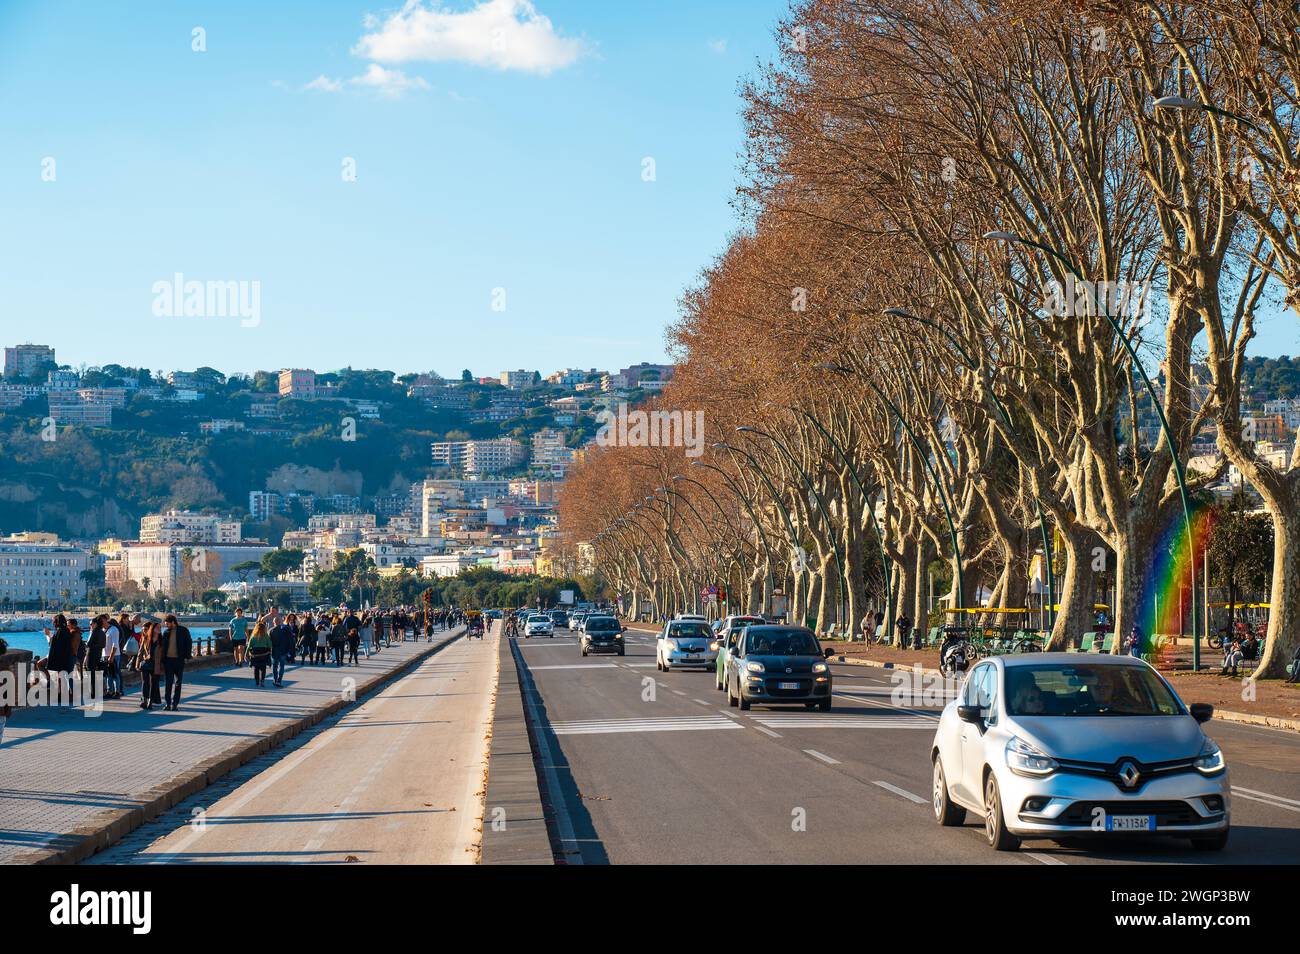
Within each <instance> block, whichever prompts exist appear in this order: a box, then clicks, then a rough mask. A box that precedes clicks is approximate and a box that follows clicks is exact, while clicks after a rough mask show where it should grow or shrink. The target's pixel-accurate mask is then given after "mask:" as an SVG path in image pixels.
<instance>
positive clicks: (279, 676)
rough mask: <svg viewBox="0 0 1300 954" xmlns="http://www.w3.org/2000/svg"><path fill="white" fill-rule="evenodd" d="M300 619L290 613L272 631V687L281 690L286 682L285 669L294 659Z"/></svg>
mask: <svg viewBox="0 0 1300 954" xmlns="http://www.w3.org/2000/svg"><path fill="white" fill-rule="evenodd" d="M297 622H298V619H297V617H296V616H294V615H293V614H292V613H290V614H289V615H288V616H287V617H286V618H285V619H283V620H281V621H280V622H279V623H277V624H276V626H275V629H273V630H271V685H273V686H275V688H277V689H279V688H280V686H281V685H282V684H283V682H284V667H285V665H286V664H287V663H288V662H289V660H290V659H292V658H293V650H294V646H296V645H297V643H298V627H297V625H296V624H297Z"/></svg>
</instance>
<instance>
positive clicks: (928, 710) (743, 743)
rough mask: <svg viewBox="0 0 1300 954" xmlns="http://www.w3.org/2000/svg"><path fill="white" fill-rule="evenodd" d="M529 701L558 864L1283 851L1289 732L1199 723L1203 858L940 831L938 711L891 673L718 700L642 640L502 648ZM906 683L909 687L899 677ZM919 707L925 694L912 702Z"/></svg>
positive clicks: (1053, 859) (643, 636)
mask: <svg viewBox="0 0 1300 954" xmlns="http://www.w3.org/2000/svg"><path fill="white" fill-rule="evenodd" d="M516 645H517V646H518V649H519V654H520V655H521V656H522V658H523V660H524V662H525V664H526V666H527V670H528V673H529V675H530V676H531V679H532V681H533V683H534V684H535V686H536V688H537V691H538V693H539V695H540V705H538V706H537V708H536V713H535V714H536V715H537V716H538V717H539V718H540V720H541V721H542V723H543V724H544V731H543V735H542V741H543V747H544V748H545V749H547V750H549V751H548V752H546V753H543V757H544V760H549V763H550V765H551V767H552V769H553V771H552V772H551V773H550V777H551V779H552V781H551V784H552V785H553V786H554V787H556V788H557V789H558V795H559V797H558V798H557V799H556V801H557V803H558V804H556V805H555V807H556V809H557V812H556V818H555V824H556V827H557V833H558V835H559V839H560V843H561V845H562V849H563V851H564V853H565V855H566V857H567V858H568V860H569V862H570V863H586V864H599V863H606V862H609V863H616V864H629V863H630V864H638V863H639V864H646V863H657V864H700V863H717V864H752V863H766V864H771V863H801V864H839V863H873V864H916V863H925V864H937V863H938V864H941V863H958V864H972V863H974V864H1022V865H1023V864H1029V865H1034V864H1049V865H1052V864H1100V863H1115V862H1118V863H1162V864H1169V863H1185V864H1215V863H1238V864H1242V863H1247V864H1261V863H1290V864H1294V863H1296V862H1297V861H1300V738H1297V737H1296V736H1295V735H1294V734H1293V733H1288V732H1284V731H1280V730H1271V729H1265V728H1256V727H1253V726H1242V725H1236V724H1232V723H1227V722H1217V721H1216V722H1212V723H1211V724H1210V728H1209V732H1210V734H1211V735H1212V736H1213V737H1214V738H1215V739H1216V740H1217V741H1218V742H1219V744H1220V745H1221V746H1222V747H1223V749H1224V752H1225V754H1226V757H1227V759H1228V764H1229V769H1230V771H1231V773H1232V781H1233V787H1234V798H1233V805H1232V812H1233V833H1232V838H1231V840H1230V843H1229V846H1228V848H1227V849H1226V850H1225V851H1223V852H1220V853H1203V852H1196V851H1193V850H1192V849H1191V847H1190V845H1189V844H1188V843H1187V842H1186V841H1182V840H1172V839H1171V840H1168V841H1164V840H1161V839H1143V840H1128V839H1126V840H1125V841H1124V842H1111V843H1103V844H1100V845H1099V844H1097V843H1096V842H1092V841H1088V842H1074V843H1071V844H1070V845H1069V846H1062V845H1060V844H1056V843H1054V842H1050V841H1026V842H1025V843H1024V846H1023V848H1022V850H1021V851H1020V852H1017V853H999V852H994V851H993V850H992V849H991V848H989V847H988V846H987V845H986V844H985V842H984V834H983V827H982V822H980V821H979V820H977V819H976V818H975V817H974V816H973V815H968V820H967V824H966V826H965V827H964V828H961V829H943V828H940V827H939V825H938V824H937V823H936V822H935V820H934V817H933V814H932V811H931V808H930V763H929V759H928V751H929V746H930V742H931V740H932V737H933V734H934V728H935V722H936V720H937V715H938V711H939V707H936V706H933V705H931V706H926V705H922V704H914V703H924V702H925V701H927V700H926V699H924V697H921V698H919V699H918V698H915V697H911V696H910V694H909V696H908V697H906V698H904V699H902V700H900V701H902V702H903V703H904V705H902V706H899V705H895V704H894V699H893V698H892V696H893V690H894V683H893V682H892V681H891V679H893V678H895V677H894V676H893V672H895V671H891V670H880V669H873V668H867V667H862V666H851V665H847V664H839V665H833V666H832V670H833V674H834V686H835V703H834V709H833V710H832V711H831V712H829V713H820V712H809V711H806V710H804V709H803V708H802V707H798V708H789V707H785V708H775V709H768V708H762V707H758V706H755V707H754V708H753V709H752V710H750V711H749V712H744V713H742V712H740V711H739V710H737V709H729V708H728V707H727V702H726V697H725V694H724V693H722V692H719V691H717V690H716V689H715V688H714V683H713V676H712V674H711V673H704V672H699V671H673V672H669V673H660V672H657V671H656V670H655V665H654V640H653V636H652V635H651V634H649V633H646V632H642V631H638V630H629V632H628V646H627V655H626V656H625V657H621V658H620V657H617V656H589V657H586V658H583V657H582V655H581V654H580V652H579V651H578V648H577V642H576V639H575V638H573V637H572V636H571V635H568V634H566V631H565V630H559V631H558V635H557V636H556V637H555V638H546V637H534V638H533V639H528V640H525V639H519V640H517V641H516ZM909 685H910V684H909ZM928 701H930V702H934V701H935V700H934V699H933V698H931V699H930V700H928Z"/></svg>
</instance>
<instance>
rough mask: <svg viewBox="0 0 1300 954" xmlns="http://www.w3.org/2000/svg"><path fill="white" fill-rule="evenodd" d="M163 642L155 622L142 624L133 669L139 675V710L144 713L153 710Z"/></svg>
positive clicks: (157, 693) (160, 667)
mask: <svg viewBox="0 0 1300 954" xmlns="http://www.w3.org/2000/svg"><path fill="white" fill-rule="evenodd" d="M162 654H163V641H162V632H161V627H160V626H159V624H158V621H157V620H150V621H149V622H147V623H145V624H144V632H142V633H141V634H140V652H139V653H137V654H136V657H135V668H136V670H137V671H138V672H139V673H140V708H141V709H144V710H145V711H146V712H147V711H148V710H150V709H152V708H153V702H154V696H155V695H158V696H159V699H160V700H161V695H160V694H159V690H158V674H159V672H160V671H161V670H162Z"/></svg>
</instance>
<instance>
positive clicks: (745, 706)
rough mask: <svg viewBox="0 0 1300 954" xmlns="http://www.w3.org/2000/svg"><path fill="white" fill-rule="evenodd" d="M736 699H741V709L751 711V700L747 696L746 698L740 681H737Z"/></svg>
mask: <svg viewBox="0 0 1300 954" xmlns="http://www.w3.org/2000/svg"><path fill="white" fill-rule="evenodd" d="M736 699H737V700H738V701H739V703H740V709H741V711H742V712H748V711H749V700H748V699H746V698H745V694H744V693H743V692H741V691H740V683H739V682H737V683H736Z"/></svg>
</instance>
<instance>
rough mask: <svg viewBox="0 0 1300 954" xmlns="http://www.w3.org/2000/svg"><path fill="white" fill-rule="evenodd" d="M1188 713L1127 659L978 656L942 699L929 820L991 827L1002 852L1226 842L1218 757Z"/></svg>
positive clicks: (1199, 716) (1197, 719) (1143, 667)
mask: <svg viewBox="0 0 1300 954" xmlns="http://www.w3.org/2000/svg"><path fill="white" fill-rule="evenodd" d="M1212 713H1213V708H1212V707H1211V706H1208V705H1205V704H1204V703H1197V704H1194V705H1192V706H1191V707H1190V709H1189V708H1188V707H1187V706H1185V705H1184V704H1183V701H1182V700H1181V699H1179V698H1178V694H1177V693H1176V692H1174V690H1173V687H1172V686H1170V685H1169V683H1168V682H1167V681H1166V680H1165V679H1164V677H1162V676H1161V675H1160V674H1159V673H1158V672H1156V670H1155V669H1153V668H1152V667H1151V666H1149V665H1148V664H1147V663H1145V662H1143V661H1142V660H1141V659H1137V658H1135V657H1132V656H1111V655H1098V656H1092V655H1087V656H1085V655H1081V654H1077V653H1032V654H1026V655H1024V656H997V657H994V658H991V659H984V660H981V661H980V663H979V665H977V666H975V667H974V668H973V669H972V670H971V671H970V674H969V675H968V676H967V677H966V684H965V686H964V687H963V688H962V691H961V693H960V695H959V696H958V697H957V698H956V699H954V700H953V701H952V702H950V703H948V705H947V707H946V708H945V709H944V710H943V715H942V716H941V717H940V719H939V729H938V731H937V732H935V735H934V742H933V744H932V745H931V748H930V758H931V761H932V762H933V771H934V775H933V779H934V784H933V798H934V813H935V817H936V818H937V819H938V821H939V824H941V825H960V824H961V823H962V822H963V821H964V820H965V818H966V812H967V811H968V810H969V811H973V812H976V813H978V814H979V815H981V816H982V817H983V818H984V830H985V835H986V836H987V838H988V842H989V844H990V845H992V846H993V847H994V848H996V849H998V850H999V851H1012V850H1015V849H1016V848H1018V847H1019V845H1020V839H1021V838H1051V839H1061V838H1066V837H1071V838H1072V837H1075V836H1081V835H1082V836H1096V837H1101V838H1114V837H1120V836H1122V835H1123V834H1125V833H1132V834H1142V835H1167V836H1172V837H1178V838H1189V839H1191V842H1192V844H1193V846H1195V847H1196V848H1200V849H1204V850H1207V851H1215V850H1218V849H1221V848H1223V846H1224V845H1225V844H1227V841H1228V829H1229V815H1230V811H1231V805H1230V801H1229V791H1230V786H1229V783H1228V770H1227V766H1226V765H1225V763H1224V759H1223V753H1222V752H1221V751H1220V750H1219V746H1218V745H1217V744H1215V742H1214V740H1213V739H1210V738H1209V737H1208V736H1206V735H1205V733H1204V732H1202V731H1201V723H1203V722H1206V721H1207V720H1209V718H1210V716H1211V715H1212Z"/></svg>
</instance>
